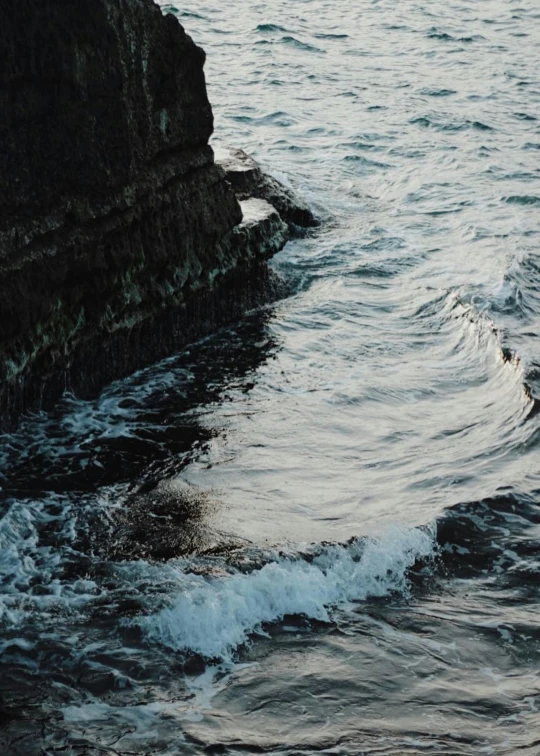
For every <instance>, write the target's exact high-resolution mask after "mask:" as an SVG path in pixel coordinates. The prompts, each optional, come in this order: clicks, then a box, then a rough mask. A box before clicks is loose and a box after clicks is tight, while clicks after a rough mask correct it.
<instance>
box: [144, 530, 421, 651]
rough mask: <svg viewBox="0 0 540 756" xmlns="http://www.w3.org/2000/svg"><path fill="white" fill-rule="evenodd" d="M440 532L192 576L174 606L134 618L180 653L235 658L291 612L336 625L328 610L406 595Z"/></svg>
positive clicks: (391, 535) (401, 533)
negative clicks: (416, 568)
mask: <svg viewBox="0 0 540 756" xmlns="http://www.w3.org/2000/svg"><path fill="white" fill-rule="evenodd" d="M434 551H435V538H434V534H433V533H428V532H426V531H422V530H418V529H414V528H399V527H393V528H392V529H390V530H388V531H386V532H385V533H384V534H382V535H381V536H379V537H378V538H375V539H369V540H365V541H355V542H352V543H351V544H349V545H346V546H343V545H334V546H327V547H324V548H323V549H322V550H321V552H320V553H319V554H318V555H317V556H315V557H314V558H313V559H312V560H309V561H308V560H306V559H304V558H297V559H291V558H285V557H277V558H276V560H275V561H272V562H269V563H268V564H266V565H264V567H262V568H261V569H259V570H255V571H253V572H250V573H248V574H241V573H237V574H233V575H231V576H227V577H219V578H214V579H208V578H204V577H201V576H198V575H185V579H184V584H183V585H182V591H181V593H180V594H179V595H178V597H177V598H176V600H175V602H174V603H173V604H172V606H169V607H167V608H164V609H162V610H161V611H160V612H158V613H157V614H153V615H150V616H146V617H142V618H138V619H137V620H134V621H133V620H132V621H131V622H135V623H136V624H138V625H139V626H140V627H141V629H142V631H143V633H144V634H145V636H146V637H147V639H148V640H150V641H154V642H158V643H161V644H162V645H164V646H166V647H168V648H171V649H173V650H174V651H190V652H194V653H198V654H201V655H202V656H204V657H206V658H209V659H213V658H221V659H230V657H231V655H232V653H233V652H234V650H235V649H236V648H238V646H241V645H242V644H244V643H245V642H246V641H248V639H249V636H250V635H251V634H252V633H256V632H260V630H261V628H262V626H263V625H264V624H265V623H269V622H275V621H279V620H280V619H282V618H283V617H284V616H285V615H305V616H306V617H308V618H311V619H315V620H320V621H329V620H330V614H329V609H331V608H332V607H336V606H339V605H340V604H346V603H348V602H351V601H362V600H365V599H367V598H369V597H381V596H387V595H390V594H392V593H400V594H407V592H408V590H409V581H408V577H407V572H408V570H409V568H410V567H412V566H413V564H414V563H415V562H416V561H417V560H419V559H427V558H429V557H430V556H432V555H433V554H434Z"/></svg>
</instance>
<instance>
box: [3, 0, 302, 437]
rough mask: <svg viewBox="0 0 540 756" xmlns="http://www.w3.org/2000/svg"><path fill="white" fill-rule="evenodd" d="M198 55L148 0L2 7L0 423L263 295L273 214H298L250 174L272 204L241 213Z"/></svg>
mask: <svg viewBox="0 0 540 756" xmlns="http://www.w3.org/2000/svg"><path fill="white" fill-rule="evenodd" d="M204 59H205V55H204V52H203V51H202V50H201V49H200V48H199V47H197V46H196V45H195V44H194V42H193V41H192V39H191V38H190V37H189V36H188V35H187V34H186V33H185V31H184V29H183V28H182V26H181V25H180V24H179V23H178V21H177V19H176V18H174V17H173V16H163V15H162V13H161V11H160V9H159V8H158V7H157V6H156V5H155V4H154V2H153V0H130V2H125V0H82V1H81V2H79V3H76V4H73V3H66V2H64V1H63V0H50V2H47V3H43V2H41V0H8V2H6V3H1V4H0V426H2V425H3V426H4V427H5V426H8V425H10V424H12V423H13V422H15V421H16V420H17V419H18V417H19V415H20V413H21V412H23V411H25V410H28V409H36V408H39V407H47V406H50V405H51V404H53V403H54V402H55V401H56V399H57V398H58V397H59V396H60V395H61V394H62V392H63V391H64V390H66V389H68V390H72V391H74V392H75V393H77V394H79V395H81V396H83V397H85V396H92V395H95V394H96V392H98V391H99V390H100V389H101V388H102V387H103V385H104V384H105V383H107V382H109V381H111V380H112V379H115V378H118V377H121V376H123V375H126V374H128V373H130V372H132V371H133V370H134V369H136V368H139V367H141V366H143V365H145V364H149V363H151V362H152V361H154V360H156V359H158V358H160V357H163V356H165V355H166V354H169V353H170V352H172V351H175V350H178V349H179V348H181V347H182V346H183V345H184V344H186V343H187V342H189V341H191V340H193V339H195V338H199V337H200V336H202V335H204V334H206V333H207V332H208V331H209V330H211V329H212V328H215V327H216V326H219V325H223V324H224V323H226V322H227V321H230V320H231V319H233V318H235V317H238V315H240V314H241V312H242V310H243V308H244V306H245V305H246V304H247V305H248V306H253V305H254V304H255V303H256V300H257V298H260V297H261V296H264V295H265V294H268V293H270V292H271V291H274V290H275V287H272V286H266V282H267V281H268V274H267V273H266V272H265V264H264V262H265V260H266V259H268V258H269V257H271V256H272V255H273V254H275V253H276V252H277V251H278V250H279V249H281V247H282V246H283V245H284V244H285V242H286V239H287V229H286V226H285V224H284V222H283V221H282V220H281V219H280V217H279V214H278V212H276V210H275V209H274V208H277V210H278V211H279V210H280V208H282V209H283V212H284V215H283V217H284V219H285V220H286V221H287V222H288V223H290V222H291V219H292V218H293V217H294V218H296V221H294V222H301V220H302V218H303V217H304V215H305V216H306V218H308V214H307V211H304V210H301V209H300V206H298V207H297V208H296V210H295V211H294V212H293V204H292V200H291V201H290V202H286V201H285V199H284V197H285V196H286V195H284V194H283V193H281V194H280V193H279V192H278V191H277V190H275V191H273V193H272V192H271V191H270V190H269V191H267V192H266V194H265V195H264V197H263V194H262V193H261V191H262V190H260V187H259V184H260V183H261V180H260V177H259V174H258V173H257V182H256V183H257V187H258V188H256V192H255V193H254V194H253V196H254V197H263V199H264V198H268V199H272V198H273V199H274V200H275V201H274V202H273V203H272V204H273V206H274V207H273V208H271V207H270V206H268V205H266V204H261V203H260V201H259V200H252V199H251V200H250V199H249V198H248V194H249V192H247V193H246V192H242V197H241V199H242V200H247V201H246V202H244V203H243V204H241V203H240V202H239V201H238V199H237V197H236V195H235V192H234V191H233V189H232V188H231V184H230V183H229V181H227V180H226V178H225V173H224V171H223V169H222V168H221V167H220V166H219V165H217V164H216V163H215V162H214V156H213V152H212V149H211V148H210V147H209V145H208V139H209V137H210V135H211V133H212V129H213V117H212V110H211V107H210V104H209V102H208V98H207V93H206V85H205V79H204V73H203V64H204ZM261 175H262V174H261ZM274 183H275V182H273V180H270V181H269V183H268V186H269V187H273V186H274ZM302 213H304V215H302ZM261 282H262V286H261Z"/></svg>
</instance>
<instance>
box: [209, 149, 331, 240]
mask: <svg viewBox="0 0 540 756" xmlns="http://www.w3.org/2000/svg"><path fill="white" fill-rule="evenodd" d="M214 154H215V158H216V163H217V164H218V165H220V166H221V167H222V168H223V170H224V171H225V174H226V176H227V180H228V181H229V182H230V184H231V186H232V188H233V189H234V191H235V194H236V196H237V197H238V199H240V200H244V199H247V198H248V197H257V198H259V199H262V200H266V201H267V202H268V203H270V204H271V205H273V206H274V207H275V208H276V210H277V211H278V213H279V214H280V216H281V217H282V218H283V220H284V221H286V222H287V223H288V224H289V227H292V230H296V228H297V227H301V228H309V227H313V226H318V225H319V221H318V220H317V218H316V217H315V216H314V215H313V212H312V211H311V210H310V208H309V207H308V206H307V204H306V203H305V202H304V201H303V200H301V199H300V198H299V197H297V196H296V195H295V193H294V192H293V191H292V190H291V189H289V188H288V187H287V186H285V185H284V184H282V183H281V182H280V181H278V180H277V179H275V178H273V177H272V176H268V175H267V174H265V173H264V172H263V171H262V170H261V167H260V166H259V164H258V163H257V162H256V161H255V160H254V159H253V158H252V157H250V156H249V155H248V154H247V153H246V152H244V151H243V150H240V149H237V148H235V147H230V146H226V145H222V144H217V145H215V146H214Z"/></svg>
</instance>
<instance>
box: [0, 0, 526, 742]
mask: <svg viewBox="0 0 540 756" xmlns="http://www.w3.org/2000/svg"><path fill="white" fill-rule="evenodd" d="M162 7H163V10H164V11H165V12H172V13H174V14H175V15H177V16H178V18H179V19H180V21H181V23H182V24H183V25H184V26H185V27H186V29H187V30H188V32H189V33H190V34H191V35H192V36H193V37H194V39H195V40H196V41H197V42H198V43H200V44H201V45H202V46H203V47H204V48H205V49H206V51H207V64H206V74H207V82H208V88H209V94H210V99H211V102H212V103H213V107H214V112H215V117H216V123H215V126H216V129H215V142H216V144H217V143H218V142H224V143H229V144H233V145H235V146H241V147H242V148H244V149H246V150H247V151H248V152H250V153H252V154H253V155H254V156H255V157H256V158H257V159H258V160H259V161H260V162H261V163H262V164H263V166H264V167H265V168H266V169H267V170H268V171H269V172H271V173H273V174H275V175H276V176H277V177H278V178H280V179H282V180H284V181H285V182H288V183H290V185H291V186H293V187H294V188H295V189H296V190H297V191H298V193H300V194H301V195H302V196H304V197H305V198H306V199H307V200H308V202H309V203H310V204H311V205H312V206H313V208H314V209H315V210H316V212H317V213H318V215H319V217H320V218H321V220H322V225H321V227H320V228H319V229H318V230H317V231H316V232H314V233H313V234H311V235H309V236H307V237H306V238H303V239H295V240H294V241H292V242H291V243H289V244H288V245H287V247H286V248H285V250H284V251H283V252H282V253H280V255H278V257H277V258H276V259H275V260H274V262H273V265H274V267H275V269H276V270H277V271H278V272H279V274H280V275H281V276H283V277H284V278H285V279H286V280H287V281H288V283H289V285H290V287H291V291H292V294H291V296H290V297H288V298H286V299H284V300H282V301H280V302H279V303H277V304H276V305H274V306H272V307H266V308H264V309H261V310H260V311H257V312H253V313H251V314H250V315H249V316H248V317H246V318H245V320H244V321H242V322H241V323H238V324H237V325H236V326H235V327H234V328H232V329H229V330H225V331H222V332H220V333H219V334H216V336H214V337H212V338H210V339H207V340H206V341H204V342H202V343H200V344H198V345H194V346H193V347H192V348H190V349H188V350H186V351H185V352H183V353H181V354H179V355H176V356H174V357H173V358H171V359H169V360H166V361H164V362H163V363H160V364H158V365H155V366H153V367H152V368H150V369H148V370H146V371H143V372H141V373H139V374H137V375H135V376H133V377H132V378H131V379H129V380H127V381H123V382H120V383H118V384H115V385H114V386H112V387H110V388H109V389H107V390H106V391H105V392H104V394H103V395H102V397H101V398H100V399H99V400H98V401H96V402H93V403H83V402H80V401H77V400H75V399H73V398H70V397H66V400H65V402H64V404H63V406H62V407H61V408H59V410H58V412H56V413H55V414H54V415H51V416H47V417H39V418H30V419H29V420H28V422H27V423H26V424H25V426H24V427H23V428H22V429H21V431H20V432H19V433H17V434H16V435H13V436H10V437H4V439H3V443H2V449H1V459H0V471H1V474H2V480H1V485H2V491H0V495H1V499H0V506H1V509H0V513H1V516H2V519H1V520H0V547H1V551H0V578H1V581H2V582H1V584H0V621H1V622H2V641H1V646H0V648H1V650H2V662H1V663H2V674H1V675H0V693H1V694H2V707H1V713H2V719H1V721H0V741H1V742H3V748H4V752H5V753H8V754H11V753H13V754H33V753H46V754H49V753H51V754H52V753H57V752H61V753H70V754H94V753H95V754H98V753H99V754H103V753H106V754H132V753H134V754H143V753H144V754H157V753H159V754H202V753H216V754H218V753H219V754H221V753H223V754H227V755H228V756H237V755H238V754H254V753H269V754H276V756H277V755H278V754H279V756H298V755H299V754H302V755H304V754H305V755H307V754H313V753H321V754H332V756H334V755H341V754H343V755H347V756H348V755H349V754H350V755H351V756H358V755H359V754H377V755H380V754H389V755H390V754H391V755H392V756H397V755H398V754H399V755H400V756H401V755H402V754H415V755H418V754H441V755H442V754H452V755H454V756H455V755H457V754H459V755H460V756H462V755H463V756H473V755H474V756H476V754H492V755H495V756H502V755H505V756H506V755H507V756H510V755H514V754H520V755H522V756H537V754H539V753H540V713H539V709H540V676H539V673H540V612H539V608H538V606H539V605H538V599H539V593H538V589H539V588H538V587H539V582H540V507H539V506H538V503H539V496H540V464H539V463H540V453H539V440H540V426H539V423H540V420H539V413H538V402H537V400H536V397H539V398H540V351H539V346H538V344H539V341H538V333H539V326H540V256H539V251H538V250H539V241H540V214H539V213H540V162H539V160H540V127H539V120H538V119H539V118H540V79H539V76H538V70H539V62H540V8H538V7H537V4H536V3H535V2H534V0H519V1H516V2H512V0H478V1H477V2H474V3H473V2H472V1H471V0H469V1H468V2H455V1H454V0H452V1H451V2H444V3H443V2H440V0H433V1H432V2H430V3H419V2H413V1H412V0H402V2H400V3H390V2H388V1H387V0H379V1H378V2H376V1H373V2H367V1H366V0H360V1H359V2H356V3H352V2H341V3H330V2H326V1H325V0H296V1H295V2H288V3H287V2H284V1H283V0H275V1H273V2H271V3H246V2H239V3H236V4H230V5H226V4H221V5H217V4H215V3H206V2H198V1H196V0H195V1H194V2H192V3H191V4H189V7H187V6H185V5H182V4H181V3H175V4H170V3H162Z"/></svg>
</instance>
